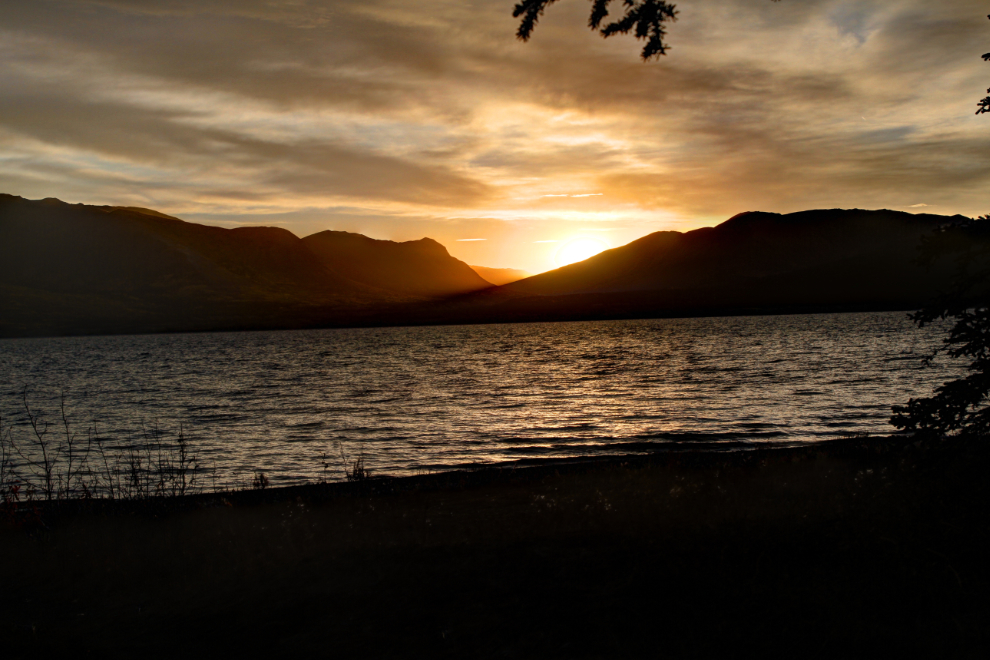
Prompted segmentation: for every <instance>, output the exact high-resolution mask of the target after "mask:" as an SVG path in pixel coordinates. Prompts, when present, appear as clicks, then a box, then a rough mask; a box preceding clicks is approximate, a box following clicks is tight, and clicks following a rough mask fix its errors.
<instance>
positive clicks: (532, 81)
mask: <svg viewBox="0 0 990 660" xmlns="http://www.w3.org/2000/svg"><path fill="white" fill-rule="evenodd" d="M513 5H514V0H474V1H472V0H237V1H236V2H234V1H228V0H157V1H153V0H30V1H16V2H14V1H9V2H2V3H0V90H2V93H0V192H5V193H9V194H14V195H20V196H23V197H27V198H29V199H40V198H45V197H57V198H59V199H62V200H64V201H67V202H72V203H79V202H81V203H86V204H107V205H120V206H143V207H148V208H152V209H155V210H158V211H162V212H164V213H169V214H172V215H175V216H178V217H180V218H183V219H185V220H190V221H194V222H204V223H208V224H216V225H220V226H227V227H233V226H243V225H269V226H280V227H284V228H286V229H288V230H290V231H292V232H293V233H295V234H297V235H299V236H305V235H308V234H311V233H315V232H317V231H322V230H324V229H337V230H346V231H354V232H360V233H363V234H366V235H368V236H372V237H374V238H380V239H391V240H412V239H418V238H422V237H424V236H429V237H431V238H434V239H436V240H438V241H440V242H441V243H443V244H444V245H445V246H446V247H447V248H448V250H449V251H450V253H451V254H453V255H454V256H455V257H458V258H460V259H463V260H465V261H467V262H468V263H471V264H474V265H482V266H490V267H511V268H521V269H525V270H527V271H529V272H532V273H537V272H542V271H545V270H548V269H552V268H554V267H555V265H556V262H555V258H556V256H557V254H558V252H559V251H560V250H561V249H562V248H563V247H564V246H566V245H567V244H568V243H569V242H571V241H574V240H577V239H589V238H590V239H594V240H595V241H597V242H598V243H599V244H600V245H602V246H603V247H616V246H619V245H622V244H625V243H628V242H629V241H631V240H634V239H636V238H638V237H640V236H644V235H646V234H649V233H652V232H654V231H660V230H677V231H685V230H689V229H694V228H697V227H702V226H710V225H715V224H718V223H719V222H721V221H723V220H725V219H727V218H729V217H731V216H732V215H735V214H736V213H740V212H742V211H769V212H778V213H789V212H793V211H801V210H806V209H814V208H866V209H878V208H889V209H897V210H903V211H909V212H930V213H939V214H946V215H951V214H956V213H961V214H964V215H967V216H975V215H981V214H984V213H990V119H988V116H987V115H980V116H976V115H974V112H975V110H976V102H977V100H979V99H981V98H983V97H984V96H985V95H986V89H987V87H988V86H990V64H988V63H985V62H983V61H982V60H981V59H980V55H982V54H983V53H985V52H987V51H988V50H990V20H987V10H988V7H987V4H986V2H985V0H940V1H939V2H934V1H932V0H782V1H781V2H770V0H683V1H682V2H680V3H678V10H679V12H680V13H679V16H678V20H677V22H675V23H673V24H671V26H670V29H669V34H668V43H669V45H670V51H669V53H668V54H667V55H666V56H664V57H661V58H660V59H659V60H651V61H649V62H645V63H644V62H642V61H641V60H640V58H639V52H640V49H641V43H640V42H637V41H636V40H635V39H633V38H632V37H628V36H625V37H622V36H619V37H612V38H610V39H607V40H606V39H602V38H601V37H600V36H598V35H597V34H595V33H593V32H591V31H589V30H588V29H587V27H586V23H587V19H588V11H589V7H590V4H589V2H587V0H560V1H559V2H558V3H557V4H555V5H553V6H551V7H550V9H549V10H548V11H547V13H546V15H545V16H544V18H543V19H542V20H541V22H540V23H539V25H538V27H537V29H536V31H535V33H534V35H533V37H532V39H531V40H530V41H529V42H527V43H523V42H520V41H518V40H517V39H516V38H515V30H516V27H517V21H516V19H513V18H512V8H513Z"/></svg>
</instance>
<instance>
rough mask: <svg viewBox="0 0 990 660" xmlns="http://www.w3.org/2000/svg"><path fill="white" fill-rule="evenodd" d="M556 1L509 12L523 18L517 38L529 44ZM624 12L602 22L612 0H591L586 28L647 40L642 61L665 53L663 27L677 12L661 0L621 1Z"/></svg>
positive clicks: (530, 0)
mask: <svg viewBox="0 0 990 660" xmlns="http://www.w3.org/2000/svg"><path fill="white" fill-rule="evenodd" d="M555 2H557V0H522V1H521V2H519V3H518V4H517V5H516V7H515V9H514V10H513V11H512V16H513V17H515V18H519V17H520V16H521V17H522V20H521V21H520V22H519V29H518V30H517V31H516V36H517V37H518V38H519V39H522V40H523V41H528V40H529V37H530V36H531V35H532V34H533V28H535V27H536V23H537V22H538V21H539V20H540V16H542V15H543V12H544V11H545V10H546V8H547V7H549V6H550V5H552V4H553V3H555ZM621 2H622V9H623V11H624V13H623V15H622V17H621V18H620V19H618V20H616V21H611V22H605V19H606V18H608V16H609V11H608V9H609V5H610V4H612V0H591V16H590V17H589V18H588V27H589V28H591V29H592V30H596V31H597V32H598V33H600V34H601V35H602V36H603V37H611V36H612V35H615V34H629V33H630V32H634V33H635V35H636V38H637V39H640V40H643V41H646V45H645V46H643V53H642V56H643V59H644V60H648V59H650V58H651V57H654V56H656V57H659V56H660V55H664V54H666V52H667V44H665V43H664V41H663V38H664V37H665V36H666V35H667V31H666V28H665V24H666V23H667V22H668V21H671V22H673V21H676V20H677V9H676V8H675V6H674V5H673V4H671V3H669V2H665V1H664V0H621Z"/></svg>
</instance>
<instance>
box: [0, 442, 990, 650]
mask: <svg viewBox="0 0 990 660" xmlns="http://www.w3.org/2000/svg"><path fill="white" fill-rule="evenodd" d="M985 445H986V442H985V441H983V440H968V441H967V440H960V441H957V442H955V443H951V444H946V443H932V444H921V443H912V442H910V441H907V440H905V439H878V438H854V439H846V440H842V441H834V442H829V443H823V444H821V445H817V446H813V447H799V448H795V449H765V450H758V451H753V452H744V453H743V452H740V453H732V454H728V453H726V454H712V453H703V452H698V453H693V452H683V453H676V454H674V453H671V454H666V455H655V456H646V457H642V456H640V457H621V458H616V459H608V460H596V461H588V462H584V463H547V464H544V465H541V466H537V467H531V468H519V469H488V470H478V471H475V472H448V473H439V474H432V475H422V476H416V477H407V478H401V479H358V480H354V481H347V482H341V483H325V484H313V485H310V486H297V487H290V488H266V489H264V490H247V491H236V492H231V493H223V494H217V495H215V494H212V493H199V494H195V495H187V496H186V497H176V498H169V499H168V500H167V501H168V502H170V503H171V505H170V506H168V507H162V506H158V505H157V504H156V502H162V501H165V500H154V499H149V500H139V501H133V502H124V501H117V502H114V503H111V502H110V501H109V500H106V499H104V500H91V501H88V502H87V501H84V500H75V501H74V502H75V504H74V507H75V508H73V507H71V506H67V504H68V503H65V502H63V503H61V504H59V503H58V502H54V503H53V504H51V505H49V504H47V503H42V504H41V505H40V506H41V509H42V515H43V516H45V517H46V522H47V529H45V528H34V529H31V530H25V529H23V528H22V529H20V530H17V529H11V528H7V529H6V530H4V531H0V548H2V553H3V557H2V559H3V562H4V564H3V565H4V566H6V567H8V568H9V570H8V571H7V575H6V576H5V581H4V585H5V588H4V593H5V598H4V599H3V601H2V602H0V622H2V624H0V634H3V635H4V639H5V645H6V647H5V648H6V650H8V651H9V655H8V656H7V657H15V658H16V657H28V656H31V657H35V656H37V655H39V654H40V655H53V654H55V653H66V652H72V653H73V655H81V656H86V655H94V656H99V657H101V658H113V657H133V655H136V654H140V655H142V656H146V657H174V656H175V655H179V654H181V655H192V656H197V655H203V656H207V655H219V654H240V655H246V656H251V657H255V656H260V655H278V656H286V655H326V654H328V653H333V654H335V655H342V656H359V657H410V656H420V655H424V656H430V657H608V658H612V657H643V656H650V657H711V656H713V655H725V656H743V655H748V654H750V653H753V652H759V653H762V654H763V655H766V656H772V657H776V656H789V657H793V656H796V655H800V656H802V657H836V656H863V655H868V654H880V653H883V654H886V655H890V654H897V655H904V656H909V657H913V656H918V655H925V656H926V657H970V656H974V657H975V656H978V655H980V654H981V653H982V651H985V648H986V645H987V642H988V641H990V639H988V634H987V631H988V626H987V625H986V623H987V621H990V606H988V604H987V603H986V599H985V594H986V592H987V588H988V587H990V569H988V566H987V563H986V559H985V558H986V557H987V556H988V552H987V551H988V549H990V548H988V544H990V518H988V516H987V512H988V509H987V505H988V503H990V497H988V490H987V485H986V484H987V480H986V478H985V474H984V473H985V466H986V465H987V462H988V461H987V459H988V458H990V451H988V449H987V447H986V446H985ZM111 504H112V506H111ZM107 507H108V508H107ZM14 567H16V570H15V569H14ZM176 631H181V634H178V633H177V632H176ZM163 638H170V639H176V640H177V642H176V643H177V644H178V646H173V647H163V646H161V645H160V643H159V640H161V639H163Z"/></svg>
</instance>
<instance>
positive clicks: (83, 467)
mask: <svg viewBox="0 0 990 660" xmlns="http://www.w3.org/2000/svg"><path fill="white" fill-rule="evenodd" d="M20 403H21V408H22V411H23V418H22V421H21V423H20V424H14V423H11V422H10V421H9V420H7V419H5V418H4V417H3V414H2V412H0V513H6V515H7V517H10V516H11V515H13V514H12V512H16V510H17V509H18V507H22V508H23V507H24V506H25V505H36V504H38V503H41V502H46V503H51V502H55V503H57V502H64V501H68V500H150V499H153V498H176V497H182V496H185V495H194V494H203V493H213V494H222V493H230V492H232V491H235V490H250V489H253V490H264V489H267V488H270V487H271V485H272V484H271V481H270V480H269V477H268V476H267V475H266V474H265V473H264V472H262V471H261V470H252V471H251V475H252V476H251V478H250V481H246V482H243V483H241V484H240V485H239V486H231V485H230V483H226V482H223V481H222V480H221V478H220V476H219V475H218V470H217V465H216V462H213V463H212V465H211V466H210V467H209V468H206V467H204V466H203V465H202V464H201V462H200V460H199V455H198V452H197V451H196V448H195V447H194V446H193V444H192V443H191V442H190V439H189V438H188V437H187V435H186V433H185V431H184V429H183V428H182V426H181V425H180V426H179V428H178V430H177V431H172V432H168V431H166V430H165V429H163V428H161V427H160V426H159V425H158V424H155V425H153V426H151V427H150V428H146V429H144V430H143V431H142V433H141V437H139V438H137V439H136V440H134V439H132V440H131V441H129V442H126V443H120V442H118V441H113V440H112V439H110V438H107V437H105V436H104V435H102V434H101V433H100V431H99V429H98V427H97V425H96V423H95V422H94V423H92V424H90V425H88V426H85V427H84V428H78V427H77V426H76V425H74V424H73V423H72V421H71V420H70V415H69V412H68V410H67V406H66V397H65V393H64V392H63V393H61V394H60V396H59V400H58V411H57V413H56V414H55V415H54V416H53V417H54V418H55V421H54V422H51V421H49V419H48V418H46V417H45V415H44V414H42V413H41V412H40V411H39V410H36V409H34V408H32V406H31V403H30V401H29V399H28V394H27V391H26V390H25V391H24V393H23V394H22V395H21V401H20ZM336 445H337V447H336V449H337V452H336V453H337V454H339V456H340V462H339V465H338V466H337V473H338V474H339V475H340V477H341V478H342V479H344V480H347V481H362V480H366V479H370V478H371V476H372V475H371V470H369V469H368V468H367V467H366V466H365V463H364V457H363V456H359V457H358V458H357V459H355V460H353V461H349V460H348V457H347V455H346V454H345V452H344V448H343V445H342V443H341V442H340V441H339V440H338V441H336ZM330 456H331V454H329V453H328V452H326V451H324V452H323V453H322V455H321V457H320V459H321V461H320V462H321V467H322V472H321V474H320V476H319V477H318V478H317V480H318V481H319V482H322V483H328V482H329V481H330V480H331V478H330V472H331V465H332V462H336V461H332V459H331V458H330Z"/></svg>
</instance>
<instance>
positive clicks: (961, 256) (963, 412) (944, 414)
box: [890, 215, 990, 437]
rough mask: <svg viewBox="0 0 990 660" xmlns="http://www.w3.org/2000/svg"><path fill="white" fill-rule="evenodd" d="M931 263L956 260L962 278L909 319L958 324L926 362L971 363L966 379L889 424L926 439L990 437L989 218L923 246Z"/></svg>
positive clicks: (916, 402) (900, 410)
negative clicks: (940, 358)
mask: <svg viewBox="0 0 990 660" xmlns="http://www.w3.org/2000/svg"><path fill="white" fill-rule="evenodd" d="M922 252H923V255H924V259H925V260H926V261H928V262H929V263H931V262H933V261H935V260H936V259H939V258H945V257H946V256H949V255H954V256H955V257H956V258H957V259H958V268H959V270H958V272H957V274H956V285H955V287H954V290H953V291H952V292H950V293H948V294H946V295H944V296H942V297H940V298H939V299H938V300H936V301H934V302H932V303H931V304H930V305H927V306H926V307H924V308H922V309H920V310H919V311H917V312H915V313H914V314H912V315H911V319H912V320H913V321H915V323H917V324H918V326H919V327H924V326H925V325H927V324H929V323H932V322H934V321H937V320H940V319H954V323H953V325H952V328H951V330H949V334H948V336H947V337H946V338H945V339H944V340H943V346H942V347H941V348H940V349H938V350H937V351H936V352H935V354H933V355H930V356H928V357H927V358H926V360H928V361H929V362H930V361H931V360H932V359H934V357H935V355H937V354H938V353H940V352H944V353H945V354H947V355H950V356H952V357H954V358H967V359H969V360H970V364H969V365H968V367H967V372H968V373H967V375H965V376H963V377H961V378H957V379H956V380H952V381H949V382H947V383H945V384H943V385H940V386H939V387H938V388H936V390H935V393H934V395H933V396H931V397H925V398H920V399H911V400H910V401H908V403H907V405H905V406H894V416H893V417H892V418H891V420H890V423H891V424H893V425H894V426H895V427H897V428H900V429H904V430H906V431H914V432H916V433H920V434H921V435H923V436H930V437H941V436H946V435H959V434H964V435H986V434H988V433H990V407H988V406H987V402H988V398H990V215H985V216H982V217H980V218H978V219H977V220H973V221H970V222H966V223H962V224H959V225H955V226H950V227H943V228H942V229H941V230H940V231H939V232H937V233H936V234H935V235H933V236H931V237H928V238H927V239H926V240H925V242H924V244H923V246H922Z"/></svg>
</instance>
